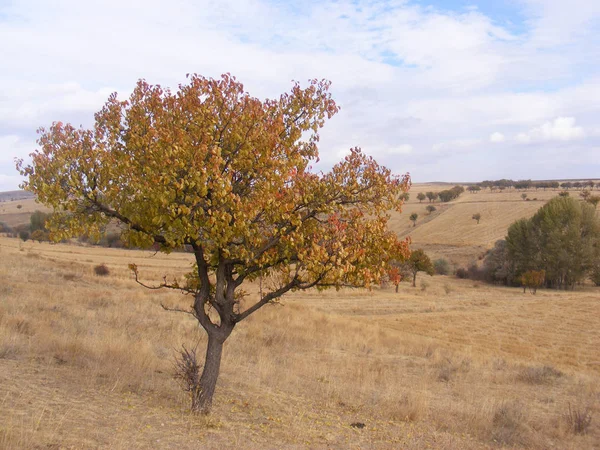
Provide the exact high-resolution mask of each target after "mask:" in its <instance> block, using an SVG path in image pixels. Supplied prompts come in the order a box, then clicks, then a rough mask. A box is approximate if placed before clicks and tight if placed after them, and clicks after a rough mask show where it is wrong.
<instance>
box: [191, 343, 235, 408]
mask: <svg viewBox="0 0 600 450" xmlns="http://www.w3.org/2000/svg"><path fill="white" fill-rule="evenodd" d="M225 339H227V338H226V337H225V338H224V339H223V338H221V336H219V335H218V334H217V333H214V332H212V333H209V334H208V344H207V345H206V357H205V359H204V369H203V370H202V375H201V376H200V389H199V390H198V391H197V392H196V393H195V395H194V397H193V398H192V411H194V412H199V413H201V414H208V413H209V412H210V409H211V407H212V400H213V396H214V394H215V388H216V386H217V379H218V378H219V371H220V369H221V356H222V355H223V344H224V343H225Z"/></svg>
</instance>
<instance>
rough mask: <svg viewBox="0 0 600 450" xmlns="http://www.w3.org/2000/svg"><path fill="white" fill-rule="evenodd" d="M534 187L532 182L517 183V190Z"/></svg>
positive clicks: (520, 181) (522, 181) (521, 181)
mask: <svg viewBox="0 0 600 450" xmlns="http://www.w3.org/2000/svg"><path fill="white" fill-rule="evenodd" d="M531 186H533V182H532V181H531V180H519V181H517V182H516V183H515V188H516V189H530V188H531Z"/></svg>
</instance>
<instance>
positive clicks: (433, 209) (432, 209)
mask: <svg viewBox="0 0 600 450" xmlns="http://www.w3.org/2000/svg"><path fill="white" fill-rule="evenodd" d="M425 209H427V212H428V213H429V214H431V213H432V212H434V211H435V210H436V209H437V208H436V207H435V206H433V205H427V208H425Z"/></svg>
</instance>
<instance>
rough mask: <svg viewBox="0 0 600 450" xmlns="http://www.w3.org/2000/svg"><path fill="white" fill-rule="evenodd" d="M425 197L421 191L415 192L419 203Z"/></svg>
mask: <svg viewBox="0 0 600 450" xmlns="http://www.w3.org/2000/svg"><path fill="white" fill-rule="evenodd" d="M426 198H427V196H426V195H425V194H423V193H422V192H419V193H418V194H417V200H419V203H421V202H422V201H423V200H425V199H426Z"/></svg>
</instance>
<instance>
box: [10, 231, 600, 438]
mask: <svg viewBox="0 0 600 450" xmlns="http://www.w3.org/2000/svg"><path fill="white" fill-rule="evenodd" d="M0 258H1V260H2V265H1V266H0V279H2V285H1V286H0V448H11V449H12V448H36V447H37V448H117V449H129V448H235V447H237V448H261V449H262V448H340V449H342V448H389V449H392V448H409V449H410V448H413V449H421V448H442V449H463V448H464V449H469V448H472V449H476V448H477V449H478V448H539V449H545V448H570V449H585V448H598V445H599V444H598V443H599V442H600V426H599V423H600V422H599V419H598V418H599V416H600V388H599V384H598V382H599V380H600V364H599V363H600V353H599V352H598V350H597V349H598V348H600V332H599V330H600V291H599V290H598V288H592V287H585V288H582V289H581V290H579V291H575V292H566V293H565V292H549V291H538V294H537V295H536V296H533V295H531V294H523V293H522V291H521V290H518V289H509V288H495V287H491V286H484V285H477V284H473V282H471V281H466V280H457V279H454V278H450V277H440V276H438V277H427V276H423V277H422V276H420V277H419V280H418V283H417V284H418V285H421V286H422V287H417V288H411V287H409V286H408V284H406V285H402V287H401V292H400V293H398V294H396V293H394V290H393V288H383V289H376V290H373V291H370V292H369V291H363V290H343V291H340V292H335V291H332V292H329V291H327V292H321V293H319V292H316V291H315V292H312V291H311V292H305V293H295V294H293V295H290V296H288V297H286V298H285V299H284V300H283V302H282V304H281V305H273V306H269V307H266V308H264V309H263V310H261V311H260V312H258V313H257V314H256V315H255V316H252V317H251V318H250V319H248V321H247V322H243V323H241V324H240V325H239V326H238V328H236V330H235V331H234V334H233V335H232V337H231V338H230V340H229V341H228V342H227V343H226V346H225V356H224V361H223V366H222V375H221V379H220V384H219V386H218V389H217V396H216V405H215V409H214V413H213V414H212V415H211V416H209V417H194V416H190V415H189V414H188V413H187V399H186V397H185V396H184V394H183V393H182V392H181V391H180V389H179V387H178V386H177V384H176V382H175V380H174V379H173V376H172V375H173V368H172V362H173V355H174V349H176V348H179V347H180V346H181V344H186V346H188V347H189V346H194V345H196V344H198V345H199V348H201V347H202V345H203V343H204V336H203V333H201V332H200V330H199V329H198V327H197V325H196V324H195V323H194V322H193V320H191V319H189V318H188V317H187V316H185V315H181V314H176V313H168V312H165V311H163V310H162V308H161V307H160V302H165V303H167V304H169V305H173V306H174V305H177V306H181V307H183V306H185V304H186V301H188V299H186V297H185V296H182V295H179V294H177V293H173V292H160V291H159V292H157V291H148V290H145V289H143V288H142V287H140V286H138V285H136V284H135V283H134V282H133V281H132V280H131V278H130V274H129V273H128V271H127V267H126V266H127V264H128V263H129V262H136V263H137V264H138V266H139V267H140V272H141V274H142V276H144V277H145V278H146V279H149V280H151V279H154V280H159V279H160V277H161V276H162V275H164V274H168V275H170V276H180V275H181V274H182V273H183V272H184V271H185V270H186V268H187V266H188V264H189V256H188V255H185V254H174V255H169V256H164V255H160V254H157V255H154V254H153V253H150V252H136V251H126V250H113V249H102V248H90V247H78V246H73V245H50V244H38V243H31V242H27V243H19V241H18V240H16V239H8V238H0ZM99 263H106V265H107V266H108V267H109V269H110V271H111V274H110V275H109V276H107V277H98V276H95V275H94V274H93V267H94V265H96V264H99ZM421 281H425V282H426V284H422V283H421ZM250 291H252V289H250ZM569 408H571V411H577V412H584V413H585V412H587V413H589V414H591V417H592V422H591V425H590V426H589V427H588V428H587V430H586V431H587V433H586V434H576V433H574V432H573V428H572V423H571V421H570V419H569V417H570V416H572V415H573V413H571V415H570V414H569ZM357 422H358V423H363V424H364V425H365V426H364V428H355V427H352V426H351V424H353V423H357Z"/></svg>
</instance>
